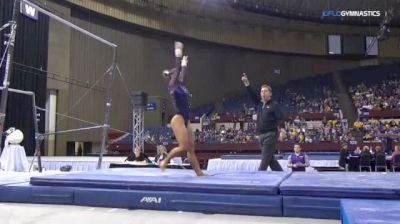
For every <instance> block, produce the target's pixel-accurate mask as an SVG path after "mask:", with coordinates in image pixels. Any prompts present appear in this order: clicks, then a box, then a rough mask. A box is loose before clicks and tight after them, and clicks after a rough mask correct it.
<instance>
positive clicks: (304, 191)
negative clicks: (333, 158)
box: [279, 172, 400, 199]
mask: <svg viewBox="0 0 400 224" xmlns="http://www.w3.org/2000/svg"><path fill="white" fill-rule="evenodd" d="M399 186H400V175H398V174H394V173H386V174H385V173H367V172H365V173H357V172H329V173H314V172H312V173H311V172H310V173H302V172H295V173H293V174H292V175H291V176H290V178H287V179H286V180H285V181H283V182H282V184H281V185H280V187H279V189H280V192H281V195H288V196H312V197H332V198H367V199H394V198H398V199H400V187H399Z"/></svg>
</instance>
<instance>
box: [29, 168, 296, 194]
mask: <svg viewBox="0 0 400 224" xmlns="http://www.w3.org/2000/svg"><path fill="white" fill-rule="evenodd" d="M289 175H290V173H284V172H247V173H244V172H239V173H227V172H223V173H215V174H214V175H213V176H207V177H196V176H195V174H194V172H193V171H192V170H171V169H169V170H167V171H165V172H161V171H160V170H159V169H155V168H141V169H126V168H125V169H124V168H116V169H108V170H99V171H90V172H84V173H66V174H57V175H49V176H40V177H32V178H31V181H30V184H31V185H35V186H64V187H84V188H102V189H130V190H132V189H133V190H145V191H176V192H198V193H207V194H213V193H217V194H219V193H221V194H242V195H276V194H278V187H279V184H280V183H281V182H282V181H283V180H284V179H285V178H286V177H287V176H289Z"/></svg>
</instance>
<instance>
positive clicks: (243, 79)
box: [242, 73, 250, 87]
mask: <svg viewBox="0 0 400 224" xmlns="http://www.w3.org/2000/svg"><path fill="white" fill-rule="evenodd" d="M242 82H243V84H244V86H246V87H247V86H249V85H250V82H249V79H248V78H247V75H246V73H243V75H242Z"/></svg>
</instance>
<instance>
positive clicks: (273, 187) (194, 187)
mask: <svg viewBox="0 0 400 224" xmlns="http://www.w3.org/2000/svg"><path fill="white" fill-rule="evenodd" d="M289 175H290V173H284V172H251V173H243V172H241V173H227V172H224V173H215V174H214V175H213V176H208V177H196V176H195V174H194V172H193V171H192V170H167V171H165V172H161V171H160V170H159V169H154V168H141V169H123V168H122V169H118V168H117V169H109V170H99V171H91V172H84V173H65V174H56V175H48V176H38V177H32V178H31V181H30V183H28V182H27V183H22V184H9V185H5V186H0V201H5V202H21V203H48V204H68V205H84V206H100V207H114V208H131V209H156V210H171V211H193V212H206V213H229V214H243V215H266V216H282V196H280V195H278V188H279V184H280V183H281V182H282V181H283V180H284V179H285V178H287V177H288V176H289Z"/></svg>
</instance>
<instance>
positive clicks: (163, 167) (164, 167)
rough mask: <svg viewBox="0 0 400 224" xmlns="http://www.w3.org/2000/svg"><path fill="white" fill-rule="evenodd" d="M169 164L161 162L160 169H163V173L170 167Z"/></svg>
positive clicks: (164, 161)
mask: <svg viewBox="0 0 400 224" xmlns="http://www.w3.org/2000/svg"><path fill="white" fill-rule="evenodd" d="M168 163H169V162H167V161H166V160H165V159H164V160H163V161H161V162H160V169H161V171H165V169H166V168H167V166H168Z"/></svg>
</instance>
